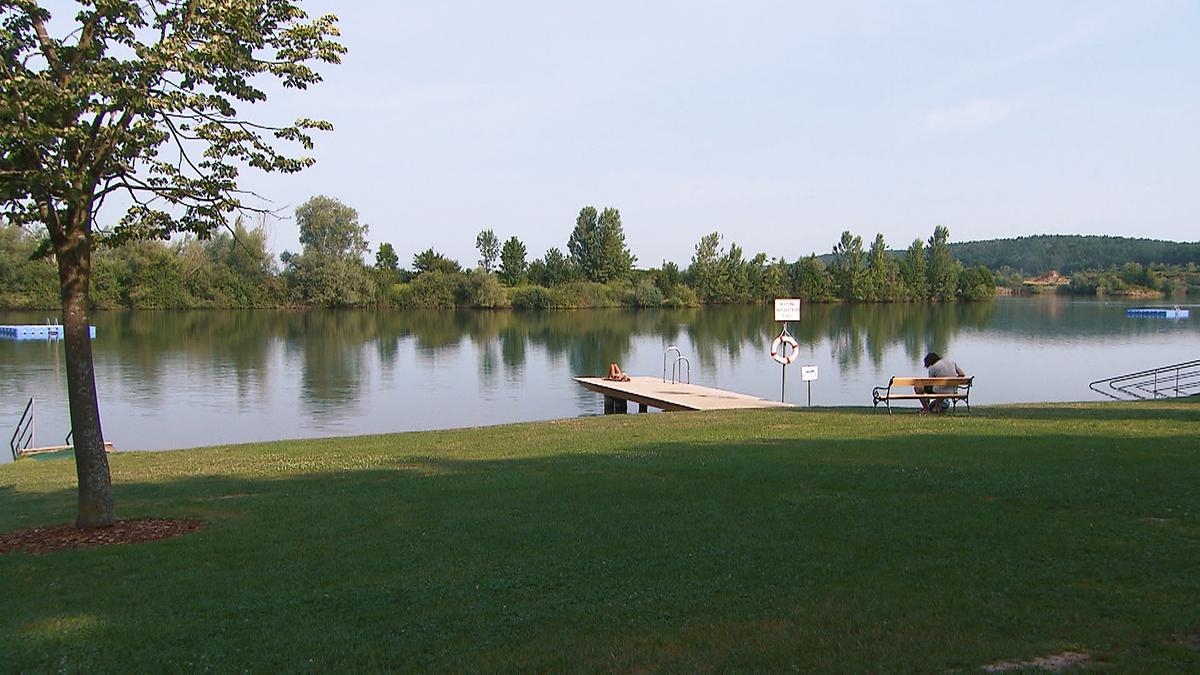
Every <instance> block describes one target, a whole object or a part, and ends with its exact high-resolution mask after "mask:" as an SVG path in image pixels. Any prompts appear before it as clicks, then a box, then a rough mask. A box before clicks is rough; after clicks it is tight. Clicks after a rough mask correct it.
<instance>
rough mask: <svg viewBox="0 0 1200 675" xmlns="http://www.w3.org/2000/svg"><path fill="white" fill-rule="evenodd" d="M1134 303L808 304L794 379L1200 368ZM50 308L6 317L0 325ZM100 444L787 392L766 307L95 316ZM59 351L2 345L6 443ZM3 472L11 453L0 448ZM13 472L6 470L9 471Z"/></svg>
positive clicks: (1028, 386) (57, 437) (414, 425)
mask: <svg viewBox="0 0 1200 675" xmlns="http://www.w3.org/2000/svg"><path fill="white" fill-rule="evenodd" d="M1155 304H1163V303H1154V302H1150V303H1147V302H1145V301H1142V302H1141V303H1136V304H1135V303H1128V302H1119V301H1103V300H1095V299H1087V300H1073V299H1068V298H1061V297H1053V296H1045V297H1042V296H1035V297H1032V298H999V299H997V300H996V301H994V302H988V303H973V304H951V305H854V306H843V305H805V306H804V315H803V318H802V320H801V321H799V322H797V323H793V324H792V325H791V332H792V333H793V334H794V335H795V336H796V338H797V339H798V340H799V342H800V354H799V357H798V359H797V361H796V363H795V364H794V365H793V366H791V367H789V369H788V381H787V392H786V393H787V400H789V401H791V402H793V403H799V404H806V403H807V394H808V392H807V389H806V387H805V386H804V383H802V382H800V377H799V368H798V367H797V366H799V365H801V364H804V365H816V366H817V367H818V372H819V379H818V380H817V381H816V382H814V383H813V386H812V402H813V404H814V405H869V404H870V402H871V387H873V386H875V385H879V384H886V383H887V380H888V377H889V376H891V375H893V374H897V375H917V374H921V373H922V370H921V368H920V362H921V357H922V356H923V355H924V354H925V352H926V351H928V350H934V351H937V352H939V353H941V354H944V355H946V356H949V357H950V358H952V359H954V360H955V361H957V362H958V363H959V365H961V367H962V368H963V369H964V370H965V371H966V372H967V373H968V374H970V375H974V376H976V378H977V379H976V381H975V387H974V389H972V393H971V398H972V403H974V404H982V405H986V404H989V403H1009V402H1023V401H1076V400H1095V399H1097V398H1100V397H1099V396H1098V395H1097V394H1094V393H1093V392H1092V391H1090V390H1089V389H1088V383H1089V382H1091V381H1093V380H1096V379H1100V378H1103V377H1109V376H1115V375H1120V374H1123V373H1127V372H1131V371H1136V370H1142V369H1145V368H1151V367H1155V366H1160V365H1166V364H1170V363H1177V362H1180V361H1185V360H1189V359H1195V358H1198V357H1200V321H1197V319H1196V311H1195V310H1194V309H1193V311H1192V314H1193V317H1192V318H1190V319H1184V320H1164V319H1133V318H1126V316H1125V309H1127V308H1129V307H1133V306H1146V305H1155ZM47 314H48V313H46V312H40V313H39V312H0V324H13V323H45V321H46V317H47ZM93 323H94V324H95V326H96V329H97V337H96V339H95V341H94V342H93V347H94V350H95V361H96V380H97V386H98V388H99V393H100V405H101V408H100V412H101V418H102V420H103V424H104V435H105V438H106V439H107V440H110V441H113V442H114V443H115V444H116V446H117V448H118V449H122V450H151V449H168V448H182V447H194V446H201V445H213V444H221V443H241V442H249V441H260V440H272V439H281V438H300V437H313V436H334V435H350V434H369V433H383V432H392V431H411V430H422V429H438V428H449V427H464V426H478V425H490V424H504V423H508V422H517V421H526V420H542V419H554V418H563V417H573V416H578V415H592V414H598V413H600V412H601V410H602V400H601V397H599V396H598V395H596V394H592V393H590V392H587V391H585V390H583V389H582V388H581V387H579V386H578V385H576V384H575V383H574V382H573V381H572V380H571V378H572V377H573V376H575V375H601V374H604V373H605V372H606V371H607V368H608V364H609V363H611V362H616V363H619V364H620V366H621V368H622V369H623V370H625V371H626V372H629V373H632V374H636V375H659V376H661V375H662V371H663V352H664V350H665V349H666V348H667V347H668V346H671V345H677V346H678V347H679V349H680V350H681V351H682V353H683V354H684V355H685V356H687V357H688V359H689V360H690V363H691V379H692V381H693V382H694V383H697V384H704V385H708V386H714V387H719V388H722V389H729V390H733V391H738V392H743V393H747V394H754V395H758V396H763V397H767V398H778V397H779V395H780V370H781V367H780V366H779V365H778V364H776V363H775V362H774V361H772V360H771V358H770V356H769V353H768V352H769V345H770V342H771V340H772V339H773V338H774V337H775V335H776V334H777V333H778V331H779V326H778V324H776V323H775V322H774V321H772V309H771V308H770V307H769V306H752V307H746V306H737V307H711V308H701V309H686V310H580V311H554V312H519V311H486V310H485V311H461V312H451V311H412V312H405V311H391V310H388V311H375V310H308V311H275V310H247V311H165V312H148V311H139V312H96V313H95V315H94V316H93ZM62 349H63V348H62V343H61V342H45V341H31V342H15V341H10V340H0V434H2V435H3V437H4V440H5V442H6V444H7V440H8V438H9V436H10V435H11V434H12V431H13V429H14V428H15V425H16V423H17V421H18V419H19V418H20V415H21V411H22V410H23V409H24V407H25V403H26V401H27V400H28V399H29V398H30V397H35V398H36V399H37V442H38V443H39V444H42V445H51V444H56V443H61V442H62V440H63V438H64V437H65V435H66V433H67V431H68V430H69V428H70V425H69V422H68V414H67V407H66V383H65V374H64V363H63V351H62ZM0 457H4V459H5V460H7V458H8V451H7V449H5V450H4V451H3V452H0ZM0 461H4V460H0Z"/></svg>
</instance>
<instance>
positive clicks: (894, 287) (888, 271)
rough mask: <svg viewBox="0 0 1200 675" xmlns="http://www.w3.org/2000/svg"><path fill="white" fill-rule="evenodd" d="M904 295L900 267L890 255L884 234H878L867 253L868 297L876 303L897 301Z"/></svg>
mask: <svg viewBox="0 0 1200 675" xmlns="http://www.w3.org/2000/svg"><path fill="white" fill-rule="evenodd" d="M903 295H904V288H903V284H902V282H901V278H900V266H899V264H897V263H896V261H895V260H894V259H893V258H892V256H890V255H888V252H887V243H886V242H885V241H884V240H883V235H882V234H876V235H875V240H874V241H872V242H871V248H870V249H869V250H868V251H867V297H868V298H870V299H871V300H874V301H876V302H882V301H887V300H896V299H897V298H900V297H902V296H903Z"/></svg>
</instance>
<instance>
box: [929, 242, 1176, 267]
mask: <svg viewBox="0 0 1200 675" xmlns="http://www.w3.org/2000/svg"><path fill="white" fill-rule="evenodd" d="M950 250H951V252H952V253H953V254H954V256H955V257H956V258H958V259H959V260H961V261H962V263H963V264H964V265H967V266H972V265H984V266H985V267H988V268H989V269H993V270H997V269H1000V268H1001V267H1004V266H1008V267H1011V268H1013V269H1015V270H1019V271H1021V272H1023V273H1025V274H1030V275H1033V274H1041V273H1043V272H1046V271H1048V270H1058V271H1059V272H1061V273H1063V274H1071V273H1072V272H1078V271H1080V270H1096V269H1108V268H1110V267H1113V266H1119V265H1123V264H1125V263H1127V262H1136V263H1141V264H1143V265H1149V264H1155V263H1164V264H1171V265H1186V264H1188V263H1196V264H1200V242H1178V241H1164V240H1161V239H1136V238H1133V237H1110V236H1099V235H1086V236H1085V235H1075V234H1068V235H1063V234H1039V235H1034V236H1031V237H1017V238H1015V239H989V240H987V241H964V242H959V243H956V244H950Z"/></svg>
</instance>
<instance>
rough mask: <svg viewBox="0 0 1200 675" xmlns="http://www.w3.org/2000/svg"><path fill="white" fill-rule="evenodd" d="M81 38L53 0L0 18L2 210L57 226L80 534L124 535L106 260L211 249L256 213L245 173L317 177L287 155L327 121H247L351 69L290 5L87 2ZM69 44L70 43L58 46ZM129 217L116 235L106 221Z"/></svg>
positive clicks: (270, 1)
mask: <svg viewBox="0 0 1200 675" xmlns="http://www.w3.org/2000/svg"><path fill="white" fill-rule="evenodd" d="M78 4H79V8H78V12H76V13H74V14H71V13H69V12H64V14H66V15H68V16H74V20H75V22H76V23H75V24H72V25H70V26H63V27H59V25H58V24H54V25H53V26H52V25H51V19H52V17H51V14H50V12H49V11H47V10H46V9H45V8H44V7H43V6H42V5H41V4H40V2H39V1H38V0H5V1H4V2H3V3H0V59H2V60H3V68H4V89H5V92H4V98H3V103H0V200H2V202H0V204H2V205H0V211H3V212H4V213H5V214H6V215H7V216H8V217H9V218H10V219H11V220H12V221H13V222H15V223H17V224H21V225H26V224H35V223H36V224H38V225H40V226H44V227H45V230H46V234H47V235H48V236H47V238H46V239H45V240H44V243H43V246H42V252H43V253H45V254H53V255H54V257H55V260H56V263H57V265H58V277H59V287H60V290H61V292H60V297H61V300H62V308H63V326H64V333H65V335H64V338H65V341H64V342H65V344H64V349H65V354H66V373H67V398H68V401H69V403H70V409H71V428H72V431H73V432H74V439H75V463H76V473H77V476H78V479H79V511H78V516H77V518H76V521H75V523H76V526H77V527H80V528H91V527H103V526H107V525H111V524H113V523H114V522H115V520H116V519H115V516H114V514H113V507H112V481H111V478H110V475H109V470H108V459H107V458H106V457H105V454H104V436H103V432H102V430H101V427H100V406H99V401H98V399H97V396H96V381H95V372H94V367H93V363H92V346H91V341H90V339H89V331H88V321H89V301H88V292H89V287H90V281H91V269H92V266H91V265H92V251H93V249H94V248H96V247H97V246H99V245H103V244H112V245H116V244H120V243H122V242H124V241H128V240H135V239H167V238H169V237H170V236H171V235H172V234H173V233H176V232H192V233H195V234H197V235H199V236H201V237H207V236H209V235H210V234H211V233H212V232H213V231H214V230H216V229H218V228H221V227H223V226H225V223H226V220H225V216H226V214H228V213H231V212H238V211H243V210H247V209H250V210H253V207H252V206H251V205H249V204H246V203H244V202H243V199H244V198H245V197H246V193H245V192H243V191H240V190H239V189H238V178H239V174H240V171H241V169H242V168H243V167H246V166H250V167H254V168H256V169H260V170H263V171H268V172H271V171H280V172H286V173H290V172H295V171H299V170H301V169H304V168H305V167H307V166H309V165H311V164H312V163H313V160H312V159H311V158H309V157H304V156H289V155H287V154H285V152H286V151H281V150H277V149H276V147H275V144H277V143H282V142H292V143H296V144H298V145H299V146H301V148H302V149H303V150H309V149H311V147H312V139H311V137H310V135H309V134H310V133H311V132H312V131H313V130H328V129H331V128H332V127H331V125H330V124H329V123H327V122H322V121H317V120H310V119H303V118H301V119H298V120H296V121H295V122H294V123H292V124H290V125H284V126H278V127H273V126H269V125H263V124H260V123H257V122H253V121H251V120H250V119H248V118H246V117H244V116H242V115H241V114H240V112H239V109H244V107H245V106H248V105H250V104H253V103H257V102H259V101H262V100H265V99H266V91H265V89H266V87H267V86H268V85H270V84H272V83H275V84H278V85H281V86H283V87H287V88H293V89H305V88H307V87H308V86H309V85H312V84H315V83H317V82H319V81H320V80H321V77H320V75H319V74H318V73H317V72H316V71H315V70H314V69H313V68H312V66H311V64H312V63H313V62H318V61H320V62H325V63H337V62H338V61H339V60H340V56H341V54H343V53H344V52H345V48H344V47H342V46H341V45H340V44H338V43H337V42H336V41H334V39H333V38H334V37H335V36H336V35H337V34H338V33H337V27H336V21H337V19H336V18H335V17H333V16H330V15H327V16H322V17H320V18H317V19H314V20H311V21H310V20H309V19H308V16H307V15H306V14H305V13H304V12H303V11H301V10H300V9H299V7H298V6H297V3H296V2H293V1H291V0H258V1H257V2H217V1H216V0H196V1H195V2H177V1H175V0H143V1H141V2H129V1H122V0H96V1H90V2H89V1H84V0H79V3H78ZM55 36H65V37H55ZM115 195H121V196H122V197H123V199H124V200H125V201H127V203H128V204H129V206H128V208H127V209H126V211H125V214H124V216H123V217H121V218H120V220H119V221H117V223H116V225H115V226H113V227H111V228H110V229H106V230H105V229H97V228H96V227H95V222H96V218H97V216H98V213H99V211H100V209H101V207H102V206H103V205H104V204H105V203H106V202H107V201H109V200H110V198H111V199H112V200H113V201H116V200H117V197H115Z"/></svg>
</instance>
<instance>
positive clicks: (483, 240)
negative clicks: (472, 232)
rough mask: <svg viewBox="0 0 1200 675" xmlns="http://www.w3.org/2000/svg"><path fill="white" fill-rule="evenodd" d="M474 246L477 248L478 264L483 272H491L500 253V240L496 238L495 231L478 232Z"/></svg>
mask: <svg viewBox="0 0 1200 675" xmlns="http://www.w3.org/2000/svg"><path fill="white" fill-rule="evenodd" d="M475 248H477V249H479V266H480V267H482V268H483V271H484V272H491V271H492V268H493V267H495V266H496V257H497V256H499V255H500V240H499V239H496V233H495V232H492V231H491V230H484V231H482V232H480V233H479V234H478V235H476V236H475Z"/></svg>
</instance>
